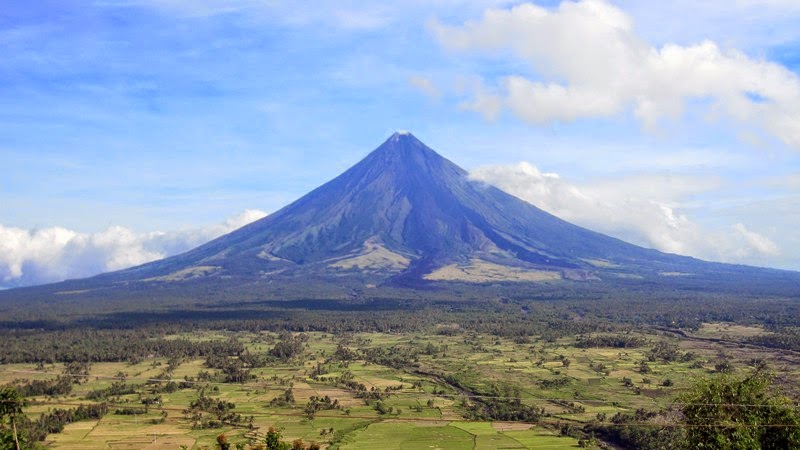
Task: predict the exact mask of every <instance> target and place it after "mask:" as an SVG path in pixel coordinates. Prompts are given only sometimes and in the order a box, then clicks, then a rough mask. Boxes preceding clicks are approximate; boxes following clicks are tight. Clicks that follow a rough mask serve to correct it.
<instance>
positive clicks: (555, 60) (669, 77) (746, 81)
mask: <svg viewBox="0 0 800 450" xmlns="http://www.w3.org/2000/svg"><path fill="white" fill-rule="evenodd" d="M430 28H431V30H432V32H433V33H434V34H435V35H436V37H437V38H438V40H439V41H440V42H441V43H442V44H443V45H444V46H445V47H447V48H449V49H452V50H454V51H479V52H486V53H492V54H501V55H502V54H508V55H510V56H511V57H512V58H514V59H515V60H521V61H524V62H525V63H527V65H528V66H529V67H530V69H531V70H532V72H533V73H534V75H526V74H519V73H516V74H506V75H504V76H501V77H499V78H498V79H497V80H495V81H491V82H490V84H491V85H490V86H489V87H488V88H487V87H479V88H477V89H475V90H474V91H475V98H476V99H475V101H472V102H469V103H467V104H468V105H469V106H470V107H471V109H475V110H477V111H480V112H482V113H483V114H484V115H486V116H487V117H493V116H495V115H496V114H497V107H498V106H497V105H498V104H500V105H502V107H503V108H504V109H507V110H509V111H511V112H512V113H513V114H514V115H516V116H517V117H519V118H521V119H523V120H525V121H528V122H530V123H535V124H542V123H548V122H553V121H573V120H576V119H581V118H594V117H612V116H617V115H620V114H622V113H625V112H627V111H633V114H634V115H635V116H636V117H637V118H638V119H639V120H640V121H641V123H642V124H643V125H644V126H645V127H646V128H656V127H657V126H658V124H659V123H660V122H661V121H662V120H664V119H678V118H680V117H681V116H682V114H683V113H684V111H685V110H686V109H687V105H693V106H694V107H700V108H704V111H705V114H706V117H708V118H709V119H710V120H712V119H725V120H731V121H733V122H735V123H737V124H739V125H740V126H742V125H747V126H752V127H753V129H754V130H757V131H759V132H766V133H768V134H769V135H772V136H774V137H776V138H778V139H779V140H781V141H783V142H784V143H785V144H786V145H788V146H791V147H793V148H795V149H800V77H798V76H797V74H795V73H794V72H792V71H790V70H788V69H787V68H786V67H784V66H782V65H780V64H777V63H774V62H770V61H766V60H763V59H755V58H751V57H748V56H747V55H745V54H744V53H742V52H740V51H737V50H735V49H722V48H720V47H719V46H718V45H717V44H716V43H714V42H712V41H710V40H705V41H702V42H699V43H697V44H694V45H687V46H683V45H677V44H669V43H668V44H665V45H663V46H661V47H655V46H652V45H650V44H648V43H647V42H646V41H645V40H644V39H642V38H640V37H639V36H638V35H637V34H636V33H635V30H634V24H633V20H632V19H631V17H630V16H628V15H627V14H626V13H625V12H624V11H622V10H621V9H619V8H617V7H615V6H613V5H611V4H609V3H607V2H605V1H602V0H583V1H580V2H571V1H564V2H562V3H561V4H560V6H559V7H558V8H557V9H554V10H551V9H547V8H544V7H540V6H537V5H533V4H521V5H518V6H515V7H513V8H511V9H489V10H487V11H486V12H485V13H484V15H483V17H482V18H481V19H480V20H477V21H469V22H466V23H464V24H463V25H462V26H448V25H444V24H441V23H439V22H436V21H434V22H432V23H431V26H430ZM492 91H496V93H495V94H492V96H493V97H491V98H488V100H487V92H492ZM482 105H486V106H485V107H484V106H482ZM484 109H485V110H484Z"/></svg>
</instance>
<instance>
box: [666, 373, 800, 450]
mask: <svg viewBox="0 0 800 450" xmlns="http://www.w3.org/2000/svg"><path fill="white" fill-rule="evenodd" d="M772 379H773V378H772V376H771V375H769V374H767V373H765V372H764V371H763V370H756V371H755V372H753V373H752V374H750V375H748V376H746V377H744V378H737V377H733V376H731V375H728V374H721V375H717V376H715V377H712V378H709V379H706V380H702V381H700V382H698V383H697V384H696V385H695V386H694V387H693V388H692V389H691V390H690V391H689V392H687V393H686V394H684V395H683V396H681V397H680V398H679V402H680V403H681V404H682V405H683V406H682V408H681V412H682V413H683V422H684V423H685V425H687V429H686V447H687V448H691V449H726V450H727V449H731V450H734V449H736V450H738V449H748V450H749V449H754V450H755V449H764V450H771V449H776V450H777V449H787V448H800V415H798V413H797V411H796V410H795V408H794V407H793V405H792V404H791V403H790V402H789V401H788V399H786V398H785V397H783V396H782V395H781V394H780V392H778V391H777V389H776V387H775V386H773V385H772Z"/></svg>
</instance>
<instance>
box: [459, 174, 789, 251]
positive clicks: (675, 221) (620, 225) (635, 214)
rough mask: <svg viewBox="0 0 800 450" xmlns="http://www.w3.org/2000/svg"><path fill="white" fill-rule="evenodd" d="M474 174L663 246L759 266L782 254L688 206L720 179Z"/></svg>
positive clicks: (615, 232) (567, 216) (588, 222)
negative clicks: (581, 179)
mask: <svg viewBox="0 0 800 450" xmlns="http://www.w3.org/2000/svg"><path fill="white" fill-rule="evenodd" d="M470 176H471V178H473V179H475V180H479V181H482V182H486V183H489V184H492V185H495V186H497V187H499V188H500V189H503V190H505V191H506V192H509V193H511V194H513V195H515V196H517V197H519V198H521V199H523V200H526V201H528V202H530V203H532V204H534V205H536V206H538V207H539V208H541V209H543V210H545V211H547V212H549V213H551V214H554V215H556V216H558V217H560V218H562V219H564V220H567V221H569V222H573V223H575V224H578V225H581V226H584V227H587V228H589V229H593V230H596V231H600V232H602V233H606V234H609V235H612V236H615V237H618V238H620V239H623V240H626V241H628V242H632V243H635V244H638V245H643V246H646V247H651V248H656V249H658V250H661V251H665V252H670V253H678V254H683V255H689V256H695V257H699V258H703V259H708V260H715V261H724V262H736V263H749V264H756V265H764V264H767V263H768V258H769V257H774V256H778V255H779V254H780V250H779V248H778V246H777V245H776V244H775V243H774V242H772V241H771V240H770V239H769V238H767V237H766V236H763V235H761V234H758V233H757V232H755V231H752V230H749V229H747V228H746V227H745V226H744V225H743V224H741V223H737V224H733V225H731V226H730V227H727V228H722V229H709V228H706V227H703V226H701V225H699V224H698V223H697V222H696V221H694V220H692V218H691V217H690V216H689V215H688V214H687V212H686V211H684V209H685V208H684V207H683V206H684V205H685V204H686V202H687V201H690V200H691V199H692V197H693V196H695V195H698V194H700V193H703V192H708V191H711V190H714V189H716V188H717V187H719V185H720V182H719V181H718V180H713V179H712V180H709V179H707V178H700V177H690V176H674V175H649V176H644V175H640V176H631V177H626V178H616V179H613V180H606V181H600V182H593V183H590V184H583V185H579V184H573V183H570V182H567V181H565V180H563V179H562V178H561V177H560V176H559V175H558V174H555V173H545V172H542V171H540V170H539V169H538V168H537V167H536V166H534V165H532V164H529V163H526V162H522V163H518V164H515V165H508V166H488V167H480V168H477V169H475V170H473V171H472V172H471V173H470Z"/></svg>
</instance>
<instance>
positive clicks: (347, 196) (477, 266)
mask: <svg viewBox="0 0 800 450" xmlns="http://www.w3.org/2000/svg"><path fill="white" fill-rule="evenodd" d="M742 270H744V268H743V266H733V265H726V264H718V263H708V262H703V261H700V260H697V259H694V258H689V257H685V256H678V255H672V254H666V253H662V252H659V251H656V250H652V249H646V248H642V247H639V246H635V245H632V244H629V243H626V242H623V241H621V240H619V239H615V238H612V237H609V236H606V235H603V234H600V233H596V232H593V231H590V230H587V229H585V228H581V227H579V226H576V225H573V224H570V223H568V222H566V221H564V220H561V219H559V218H557V217H555V216H553V215H551V214H549V213H547V212H545V211H542V210H541V209H539V208H537V207H535V206H534V205H531V204H529V203H527V202H525V201H522V200H520V199H519V198H517V197H514V196H512V195H509V194H507V193H505V192H503V191H501V190H499V189H497V188H495V187H493V186H490V185H486V184H482V183H480V182H476V181H473V180H470V178H469V177H468V174H467V172H466V171H465V170H464V169H462V168H460V167H458V166H457V165H456V164H454V163H452V162H450V161H449V160H447V159H445V158H443V157H442V156H440V155H439V154H438V153H436V152H435V151H433V150H432V149H430V148H428V147H427V146H426V145H425V144H423V143H422V142H420V141H419V140H418V139H417V138H416V137H414V136H413V135H412V134H410V133H408V132H398V133H395V134H394V135H392V136H391V137H389V139H388V140H387V141H386V142H384V143H383V144H382V145H381V146H380V147H378V148H377V149H375V150H374V151H372V152H371V153H370V154H369V155H367V157H365V158H364V159H363V160H362V161H360V162H359V163H358V164H356V165H355V166H353V167H352V168H350V169H349V170H347V171H346V172H344V173H342V174H341V175H340V176H338V177H337V178H335V179H333V180H331V181H330V182H328V183H326V184H324V185H322V186H320V187H319V188H317V189H315V190H314V191H312V192H310V193H309V194H307V195H306V196H304V197H302V198H300V199H299V200H297V201H295V202H294V203H292V204H290V205H288V206H286V207H285V208H283V209H281V210H279V211H277V212H275V213H274V214H271V215H269V216H267V217H265V218H263V219H261V220H258V221H256V222H254V223H251V224H249V225H247V226H245V227H243V228H240V229H238V230H236V231H234V232H232V233H230V234H228V235H225V236H222V237H220V238H218V239H216V240H214V241H211V242H209V243H207V244H205V245H203V246H201V247H198V248H196V249H194V250H191V251H189V252H187V253H184V254H182V255H178V256H175V257H172V258H167V259H165V260H161V261H157V262H154V263H150V264H145V265H143V266H139V267H136V268H132V269H128V270H124V271H122V272H118V273H116V274H114V276H113V278H114V279H125V280H151V281H152V280H189V279H196V278H199V277H225V276H228V277H244V278H252V277H255V278H259V277H262V278H264V277H267V278H269V277H272V278H274V277H278V278H280V277H279V276H280V275H284V276H289V275H293V276H297V275H298V274H300V275H302V274H306V275H307V274H313V275H336V276H340V277H341V276H346V275H348V274H351V275H355V274H358V275H365V274H366V275H372V276H373V278H375V279H376V281H378V282H384V283H387V282H388V283H392V282H409V281H413V280H420V281H421V280H428V281H462V282H477V283H480V282H495V281H497V282H512V281H517V282H551V281H555V280H560V279H569V280H585V281H602V280H604V279H608V278H611V279H613V278H629V279H630V278H637V277H641V278H644V277H661V278H677V277H691V276H698V275H704V274H709V273H718V274H730V275H733V274H736V273H739V272H741V271H742Z"/></svg>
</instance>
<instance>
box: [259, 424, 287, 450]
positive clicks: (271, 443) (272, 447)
mask: <svg viewBox="0 0 800 450" xmlns="http://www.w3.org/2000/svg"><path fill="white" fill-rule="evenodd" d="M281 437H282V435H281V432H280V431H278V430H276V429H275V428H273V427H269V430H267V437H266V438H265V439H264V444H266V445H267V450H290V449H291V445H289V443H288V442H281Z"/></svg>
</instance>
